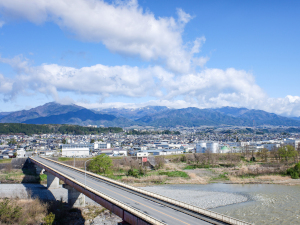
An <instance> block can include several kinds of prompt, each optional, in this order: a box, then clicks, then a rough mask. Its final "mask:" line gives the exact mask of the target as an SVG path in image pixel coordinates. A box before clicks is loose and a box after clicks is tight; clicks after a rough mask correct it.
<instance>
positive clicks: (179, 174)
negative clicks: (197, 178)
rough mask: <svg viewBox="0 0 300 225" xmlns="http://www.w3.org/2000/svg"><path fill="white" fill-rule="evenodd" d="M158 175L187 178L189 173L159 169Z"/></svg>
mask: <svg viewBox="0 0 300 225" xmlns="http://www.w3.org/2000/svg"><path fill="white" fill-rule="evenodd" d="M159 175H167V176H168V177H183V178H189V175H188V174H187V173H186V172H183V171H167V172H164V171H161V172H159Z"/></svg>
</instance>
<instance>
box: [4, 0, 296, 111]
mask: <svg viewBox="0 0 300 225" xmlns="http://www.w3.org/2000/svg"><path fill="white" fill-rule="evenodd" d="M299 9H300V2H299V1H285V2H284V1H200V0H199V1H176V0H172V1H156V0H151V1H150V0H149V1H148V0H143V1H96V0H72V1H71V0H52V1H46V0H45V1H44V0H28V1H22V0H7V1H5V0H3V1H1V2H0V56H1V58H0V98H1V100H0V105H1V107H0V111H4V112H5V111H15V110H20V109H29V108H32V107H35V106H38V105H41V104H44V103H47V102H50V101H57V102H60V103H63V104H69V103H75V104H79V105H82V106H85V107H87V108H102V107H140V106H146V105H166V106H169V107H174V108H183V107H190V106H193V107H199V108H206V107H222V106H234V107H247V108H255V109H262V110H266V111H269V112H275V113H278V114H282V115H288V116H300V97H299V91H298V89H299V88H298V83H299V81H300V76H299V75H300V74H299V69H298V62H299V59H300V54H299V52H300V45H299V37H300V29H299V21H300V18H299V17H300V15H299V13H298V12H299Z"/></svg>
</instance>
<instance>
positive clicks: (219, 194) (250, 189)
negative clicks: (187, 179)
mask: <svg viewBox="0 0 300 225" xmlns="http://www.w3.org/2000/svg"><path fill="white" fill-rule="evenodd" d="M153 188H155V191H153V190H151V189H153ZM145 189H148V190H149V191H153V192H157V193H161V194H164V192H165V193H167V192H166V191H167V190H169V193H172V194H171V195H172V197H173V198H174V199H176V193H177V195H178V194H180V198H186V199H189V198H191V197H192V198H193V201H194V202H193V204H194V205H198V206H200V205H201V204H206V203H205V201H208V199H209V198H210V199H213V198H214V197H215V198H217V199H222V198H227V200H229V202H230V200H231V199H230V198H235V197H233V196H236V198H237V199H240V203H236V202H234V201H232V204H231V205H226V206H219V207H214V208H211V207H206V208H209V209H210V210H212V211H215V212H218V213H222V214H225V215H228V216H232V217H234V218H237V219H241V220H244V221H247V222H251V223H254V224H278V225H279V224H286V225H293V224H295V225H296V224H300V186H284V185H275V184H274V185H273V184H244V185H243V184H221V183H215V184H208V185H167V186H156V187H146V188H145ZM197 193H198V194H197ZM185 195H186V196H185ZM203 195H206V197H205V198H203V197H201V196H203ZM209 196H211V197H209ZM170 197H171V196H170ZM197 197H199V198H197ZM228 198H229V199H228ZM178 200H182V199H178ZM195 201H198V202H195ZM214 201H215V202H216V201H217V202H218V200H214ZM222 201H223V200H222ZM225 202H226V201H225ZM188 203H192V202H188ZM229 204H230V203H229ZM220 205H222V204H220ZM223 205H224V204H223Z"/></svg>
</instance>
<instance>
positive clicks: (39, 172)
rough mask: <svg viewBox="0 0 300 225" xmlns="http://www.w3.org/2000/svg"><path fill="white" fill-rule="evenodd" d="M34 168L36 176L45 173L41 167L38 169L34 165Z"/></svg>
mask: <svg viewBox="0 0 300 225" xmlns="http://www.w3.org/2000/svg"><path fill="white" fill-rule="evenodd" d="M34 167H35V172H36V174H37V175H40V174H43V173H44V171H45V170H44V169H43V168H42V167H39V166H37V165H34Z"/></svg>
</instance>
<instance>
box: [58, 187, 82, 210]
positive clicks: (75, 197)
mask: <svg viewBox="0 0 300 225" xmlns="http://www.w3.org/2000/svg"><path fill="white" fill-rule="evenodd" d="M63 188H66V189H68V204H69V205H70V206H72V207H84V206H85V195H84V194H82V193H80V192H79V191H77V190H76V189H75V188H73V187H71V186H70V185H68V184H63Z"/></svg>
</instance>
